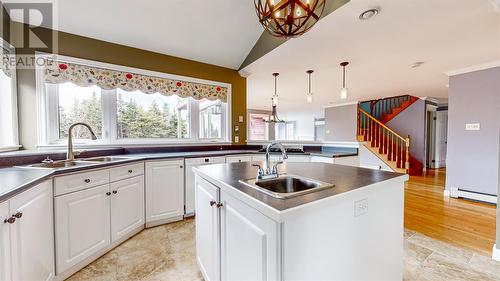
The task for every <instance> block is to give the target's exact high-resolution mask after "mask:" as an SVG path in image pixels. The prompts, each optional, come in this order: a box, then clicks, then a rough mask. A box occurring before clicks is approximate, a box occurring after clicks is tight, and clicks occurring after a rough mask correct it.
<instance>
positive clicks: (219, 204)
mask: <svg viewBox="0 0 500 281" xmlns="http://www.w3.org/2000/svg"><path fill="white" fill-rule="evenodd" d="M223 206H224V204H222V203H217V205H216V207H217V208H222V207H223Z"/></svg>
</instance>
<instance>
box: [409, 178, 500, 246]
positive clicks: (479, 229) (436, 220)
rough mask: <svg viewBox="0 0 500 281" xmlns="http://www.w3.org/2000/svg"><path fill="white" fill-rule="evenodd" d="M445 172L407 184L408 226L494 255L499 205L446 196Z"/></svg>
mask: <svg viewBox="0 0 500 281" xmlns="http://www.w3.org/2000/svg"><path fill="white" fill-rule="evenodd" d="M445 178H446V171H445V170H444V169H439V170H428V171H427V172H426V173H424V175H423V176H411V177H410V180H409V181H408V182H407V184H406V187H405V227H406V228H407V229H411V230H414V231H417V232H420V233H422V234H425V235H427V236H430V237H433V238H435V239H438V240H441V241H445V242H448V243H451V244H455V245H457V246H461V247H465V248H468V249H471V250H473V251H477V252H480V253H482V254H485V255H491V249H492V247H493V244H495V231H496V230H495V225H496V221H495V218H496V206H494V205H490V204H485V203H478V202H472V201H468V200H464V199H454V198H445V197H444V196H443V190H444V185H445Z"/></svg>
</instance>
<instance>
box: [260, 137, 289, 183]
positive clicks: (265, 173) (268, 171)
mask: <svg viewBox="0 0 500 281" xmlns="http://www.w3.org/2000/svg"><path fill="white" fill-rule="evenodd" d="M274 146H276V147H278V148H279V149H280V150H281V157H282V158H283V160H284V159H287V158H288V155H286V149H285V146H283V144H281V143H279V142H277V141H273V142H271V143H270V144H269V145H267V148H266V163H265V167H264V169H262V168H260V167H259V170H258V172H257V179H270V178H277V177H278V164H281V163H283V161H276V162H275V163H274V164H273V165H272V166H271V159H270V158H271V156H270V153H271V148H272V147H274Z"/></svg>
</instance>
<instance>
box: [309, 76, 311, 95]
mask: <svg viewBox="0 0 500 281" xmlns="http://www.w3.org/2000/svg"><path fill="white" fill-rule="evenodd" d="M310 93H311V72H309V94H310Z"/></svg>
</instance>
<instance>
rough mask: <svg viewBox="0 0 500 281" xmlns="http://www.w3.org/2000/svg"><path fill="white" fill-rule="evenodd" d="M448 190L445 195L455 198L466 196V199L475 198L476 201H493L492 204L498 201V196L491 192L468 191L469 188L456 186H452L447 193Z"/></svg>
mask: <svg viewBox="0 0 500 281" xmlns="http://www.w3.org/2000/svg"><path fill="white" fill-rule="evenodd" d="M447 191H448V190H445V195H448V196H450V197H453V198H464V199H469V200H474V201H481V202H486V203H491V204H495V205H496V204H497V203H498V199H497V196H495V195H491V194H485V193H480V192H473V191H467V190H462V189H459V188H456V187H452V188H451V189H450V190H449V193H448V194H447Z"/></svg>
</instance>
